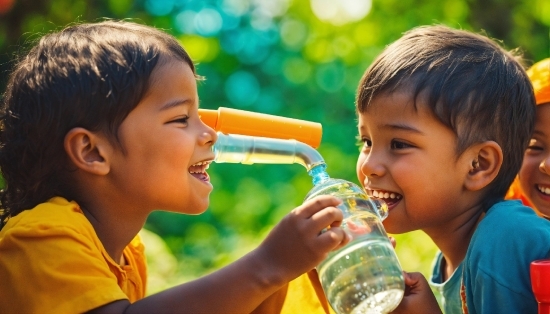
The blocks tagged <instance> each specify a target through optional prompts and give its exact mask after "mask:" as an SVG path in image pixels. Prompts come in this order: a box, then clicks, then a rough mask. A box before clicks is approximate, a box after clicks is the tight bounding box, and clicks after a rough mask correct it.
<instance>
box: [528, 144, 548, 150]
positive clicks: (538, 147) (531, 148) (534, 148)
mask: <svg viewBox="0 0 550 314" xmlns="http://www.w3.org/2000/svg"><path fill="white" fill-rule="evenodd" d="M527 149H529V150H544V148H542V147H540V146H536V145H529V146H528V147H527Z"/></svg>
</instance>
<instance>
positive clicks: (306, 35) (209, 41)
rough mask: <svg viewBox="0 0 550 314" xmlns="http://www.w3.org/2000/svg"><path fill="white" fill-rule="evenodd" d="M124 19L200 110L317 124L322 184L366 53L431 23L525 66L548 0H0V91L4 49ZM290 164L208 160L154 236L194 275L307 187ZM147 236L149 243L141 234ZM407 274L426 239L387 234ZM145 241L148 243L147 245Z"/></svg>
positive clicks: (332, 167) (348, 162)
mask: <svg viewBox="0 0 550 314" xmlns="http://www.w3.org/2000/svg"><path fill="white" fill-rule="evenodd" d="M102 18H114V19H121V18H128V19H132V20H134V21H136V22H139V23H145V24H148V25H152V26H156V27H159V28H163V29H165V30H167V31H168V32H170V33H172V34H173V35H174V36H176V37H177V38H178V39H179V40H180V41H181V43H182V45H183V46H184V47H185V48H186V49H187V50H188V51H189V53H190V55H191V56H192V57H193V58H194V60H196V62H197V63H198V67H197V68H198V72H199V74H201V75H203V76H205V77H206V81H205V82H202V83H200V84H199V95H200V96H201V106H202V107H205V108H217V107H219V106H225V107H235V108H239V109H244V110H252V111H258V112H264V113H270V114H276V115H282V116H288V117H294V118H300V119H309V120H312V121H318V122H322V123H323V127H324V132H323V143H322V145H321V147H320V148H319V151H320V152H321V154H322V155H323V156H324V158H325V159H326V161H327V164H328V166H329V168H328V170H329V173H330V175H331V176H332V177H337V178H345V179H348V180H351V181H356V179H355V162H356V158H357V147H356V144H355V135H356V129H355V113H354V94H355V89H356V87H357V83H358V81H359V79H360V77H361V75H362V73H363V72H364V70H365V69H366V68H367V67H368V65H369V64H370V63H371V62H372V60H373V58H374V57H375V56H376V55H377V54H378V53H379V52H380V51H381V50H382V49H384V47H385V46H386V45H387V44H389V43H390V42H392V41H394V40H396V39H397V38H399V37H400V36H401V34H402V33H403V32H405V31H407V30H408V29H410V28H412V27H415V26H418V25H426V24H434V23H441V24H446V25H449V26H451V27H455V28H463V29H467V30H472V31H475V32H480V31H484V32H486V33H487V34H488V35H489V36H491V37H493V38H496V39H498V40H502V42H503V44H504V46H505V47H507V48H516V47H519V48H521V49H522V50H523V51H524V53H525V56H526V57H527V58H528V59H529V60H532V61H533V62H534V61H538V60H541V59H543V58H545V57H548V56H549V55H550V38H549V27H550V1H548V0H441V1H433V0H432V1H428V0H384V1H374V2H371V1H370V0H364V1H351V0H350V1H343V0H342V1H332V0H294V1H292V0H135V1H133V0H100V1H91V0H74V1H73V0H41V1H36V0H0V71H1V73H2V75H1V76H0V92H1V91H3V90H4V88H5V84H6V78H7V72H8V71H9V69H10V67H11V66H12V62H11V60H13V57H14V55H15V54H18V53H19V52H21V51H25V50H26V48H27V47H28V46H29V44H30V43H32V41H33V40H34V39H36V38H38V37H39V36H40V35H41V34H43V33H47V32H49V31H51V30H53V29H59V28H61V27H63V26H65V25H67V24H70V23H78V22H92V21H97V20H99V19H102ZM304 170H305V169H303V168H301V166H299V165H254V166H244V165H231V164H215V165H213V166H212V167H211V168H210V171H209V173H210V175H211V180H212V182H213V184H214V186H215V190H214V192H213V193H212V197H211V206H210V209H209V211H207V212H206V213H204V214H202V215H199V216H184V215H174V214H169V213H164V212H156V213H153V214H152V215H151V217H150V219H149V220H148V223H147V225H146V227H147V228H148V229H149V230H151V231H153V232H155V233H157V234H159V235H161V236H162V238H163V239H164V241H166V243H167V244H168V247H169V249H170V250H171V251H172V252H173V254H175V255H176V257H177V258H178V260H180V261H182V263H183V264H184V265H185V266H184V267H181V268H180V273H181V274H182V276H183V277H184V278H189V277H193V276H197V275H201V274H203V273H204V272H207V271H209V270H211V269H213V268H217V267H220V266H221V265H224V264H225V263H227V262H229V261H231V260H233V259H235V258H237V257H238V256H240V255H242V254H243V253H244V252H246V251H248V250H249V249H250V248H252V247H253V246H255V245H256V244H257V243H258V241H260V240H261V239H262V238H263V237H264V235H265V234H266V233H267V232H268V231H269V229H270V227H271V226H272V225H273V224H274V223H275V222H277V221H278V220H279V219H280V218H281V217H282V216H283V215H284V214H286V213H287V212H288V211H289V210H290V209H291V208H294V207H295V206H297V205H298V204H300V203H301V202H302V200H303V197H304V196H305V194H306V193H307V191H309V189H310V188H311V186H312V184H311V181H310V178H309V177H308V176H307V175H306V173H305V171H304ZM150 238H151V237H150ZM397 239H398V242H399V245H398V247H397V251H398V254H399V255H400V258H401V260H402V263H403V265H404V267H405V268H406V269H419V270H421V271H423V272H425V273H426V272H427V271H428V269H429V264H430V262H431V258H432V256H433V253H434V247H433V244H432V243H430V241H429V239H428V238H427V237H426V236H425V235H423V234H420V233H418V232H415V233H411V234H408V235H400V236H397ZM155 243H156V242H155Z"/></svg>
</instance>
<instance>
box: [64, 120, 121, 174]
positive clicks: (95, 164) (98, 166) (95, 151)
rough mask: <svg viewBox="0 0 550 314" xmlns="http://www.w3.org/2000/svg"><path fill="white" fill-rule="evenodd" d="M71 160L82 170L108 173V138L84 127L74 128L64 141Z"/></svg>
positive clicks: (93, 172)
mask: <svg viewBox="0 0 550 314" xmlns="http://www.w3.org/2000/svg"><path fill="white" fill-rule="evenodd" d="M63 144H64V147H65V152H66V153H67V156H68V157H69V160H70V161H71V162H72V163H73V164H74V165H75V166H76V167H77V168H78V169H81V170H84V171H86V172H89V173H92V174H97V175H106V174H107V173H109V162H108V161H109V158H108V152H109V147H110V146H109V145H110V144H109V143H108V140H107V139H105V138H103V137H100V136H98V135H97V134H95V133H93V132H90V131H89V130H87V129H84V128H80V127H77V128H73V129H71V130H70V131H69V132H67V135H65V141H64V143H63Z"/></svg>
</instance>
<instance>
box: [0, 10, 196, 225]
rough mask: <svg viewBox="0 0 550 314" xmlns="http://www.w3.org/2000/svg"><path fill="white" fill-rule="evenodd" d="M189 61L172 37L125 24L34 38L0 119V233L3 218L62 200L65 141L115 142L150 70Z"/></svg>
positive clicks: (82, 27)
mask: <svg viewBox="0 0 550 314" xmlns="http://www.w3.org/2000/svg"><path fill="white" fill-rule="evenodd" d="M170 60H178V61H182V62H185V63H187V64H188V65H189V66H190V67H191V70H192V71H193V73H195V67H194V64H193V62H192V61H191V58H190V57H189V55H188V54H187V52H186V51H185V50H184V49H183V47H182V46H181V45H180V44H179V43H178V41H177V40H176V39H175V38H174V37H173V36H171V35H169V34H167V33H165V32H163V31H161V30H158V29H155V28H153V27H149V26H146V25H141V24H137V23H133V22H128V21H113V20H108V21H102V22H98V23H82V24H79V25H71V26H68V27H66V28H64V29H62V30H61V31H58V32H53V33H50V34H47V35H45V36H43V37H41V38H40V39H39V40H38V42H37V43H36V44H35V45H34V46H33V47H32V48H31V50H30V51H29V52H28V54H27V55H25V56H23V57H22V58H20V60H19V61H18V62H17V63H16V65H15V67H14V70H13V72H12V73H11V75H10V77H9V80H8V85H7V88H6V91H5V94H4V96H3V99H2V103H1V107H0V114H1V115H2V117H1V121H0V123H1V124H0V169H1V171H2V176H3V178H4V181H5V187H4V189H3V190H2V191H1V192H0V202H1V208H2V210H1V212H0V228H1V227H2V226H3V225H4V224H5V223H6V221H7V218H9V217H13V216H15V215H17V214H18V213H19V212H21V211H23V210H25V209H30V208H33V207H34V206H36V205H38V204H39V203H42V202H45V201H47V200H48V199H49V198H51V197H53V196H65V195H64V188H63V182H62V181H63V180H62V179H61V176H60V174H61V173H63V171H65V170H66V168H67V156H66V154H65V150H64V147H63V141H64V138H65V135H66V134H67V132H68V131H69V130H71V129H72V128H75V127H83V128H86V129H88V130H91V131H101V132H103V133H104V134H106V135H107V136H109V138H110V139H113V140H115V141H117V142H118V136H117V132H118V128H119V126H120V124H121V123H122V121H123V120H124V119H125V118H126V116H127V115H128V114H129V113H130V111H132V110H133V109H134V108H135V107H136V106H137V104H138V103H139V101H140V100H141V99H142V98H143V96H144V95H145V93H146V92H147V90H148V87H149V85H150V83H151V82H150V77H151V73H152V71H153V70H154V69H155V67H156V66H157V65H160V64H162V63H166V62H169V61H170Z"/></svg>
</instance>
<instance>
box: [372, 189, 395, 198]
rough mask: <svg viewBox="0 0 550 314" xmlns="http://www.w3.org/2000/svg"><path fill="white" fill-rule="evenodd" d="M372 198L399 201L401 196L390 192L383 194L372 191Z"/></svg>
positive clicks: (382, 192)
mask: <svg viewBox="0 0 550 314" xmlns="http://www.w3.org/2000/svg"><path fill="white" fill-rule="evenodd" d="M372 196H374V197H377V198H396V199H401V195H399V194H396V193H390V192H384V191H376V190H372Z"/></svg>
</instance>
